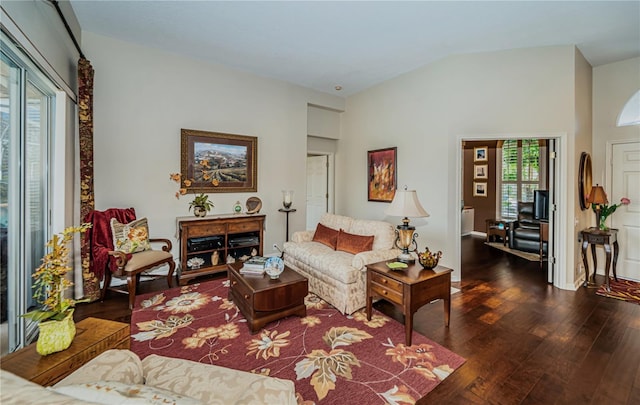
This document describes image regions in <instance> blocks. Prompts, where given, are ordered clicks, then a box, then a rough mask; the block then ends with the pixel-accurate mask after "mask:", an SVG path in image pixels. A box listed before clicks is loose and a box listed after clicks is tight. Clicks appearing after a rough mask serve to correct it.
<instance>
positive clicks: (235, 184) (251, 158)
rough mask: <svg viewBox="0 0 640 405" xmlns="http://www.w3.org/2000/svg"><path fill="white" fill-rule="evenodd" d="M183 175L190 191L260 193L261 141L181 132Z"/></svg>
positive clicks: (190, 130)
mask: <svg viewBox="0 0 640 405" xmlns="http://www.w3.org/2000/svg"><path fill="white" fill-rule="evenodd" d="M181 137H182V139H181V148H180V173H181V175H182V179H183V180H184V179H188V180H190V182H191V185H190V186H189V187H188V190H189V192H194V193H235V192H245V191H258V186H257V184H258V166H257V165H258V138H257V137H255V136H245V135H233V134H223V133H218V132H207V131H198V130H193V129H182V130H181Z"/></svg>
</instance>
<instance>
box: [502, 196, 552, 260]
mask: <svg viewBox="0 0 640 405" xmlns="http://www.w3.org/2000/svg"><path fill="white" fill-rule="evenodd" d="M541 236H542V233H541V230H540V221H539V220H537V219H534V216H533V203H532V202H522V201H519V202H518V220H517V221H514V222H512V223H511V224H510V226H509V238H508V239H509V248H511V249H517V250H522V251H524V252H531V253H538V254H539V253H540V252H541V246H542V254H543V255H546V254H547V241H546V239H547V238H542V244H541V242H540V240H541Z"/></svg>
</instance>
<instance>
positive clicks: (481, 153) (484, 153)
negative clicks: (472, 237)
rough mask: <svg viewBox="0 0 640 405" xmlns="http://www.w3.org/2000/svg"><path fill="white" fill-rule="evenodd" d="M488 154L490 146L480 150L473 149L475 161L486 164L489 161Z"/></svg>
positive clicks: (479, 148)
mask: <svg viewBox="0 0 640 405" xmlns="http://www.w3.org/2000/svg"><path fill="white" fill-rule="evenodd" d="M488 152H489V147H488V146H480V147H478V148H473V161H474V162H484V161H487V160H489V156H488Z"/></svg>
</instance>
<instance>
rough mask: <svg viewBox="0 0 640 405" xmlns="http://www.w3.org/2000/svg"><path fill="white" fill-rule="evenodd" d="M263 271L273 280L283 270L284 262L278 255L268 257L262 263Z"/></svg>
mask: <svg viewBox="0 0 640 405" xmlns="http://www.w3.org/2000/svg"><path fill="white" fill-rule="evenodd" d="M264 271H265V273H267V275H268V276H269V277H270V278H271V279H273V280H275V279H277V278H278V277H280V274H282V272H283V271H284V262H283V261H282V259H281V258H279V257H270V258H268V259H267V261H266V262H265V263H264Z"/></svg>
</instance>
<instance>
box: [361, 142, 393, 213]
mask: <svg viewBox="0 0 640 405" xmlns="http://www.w3.org/2000/svg"><path fill="white" fill-rule="evenodd" d="M397 152H398V148H396V147H393V148H386V149H376V150H370V151H368V152H367V182H368V184H367V197H368V200H369V201H381V202H388V203H390V202H391V201H393V197H394V196H395V194H396V168H397V166H396V165H397V161H396V159H397Z"/></svg>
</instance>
